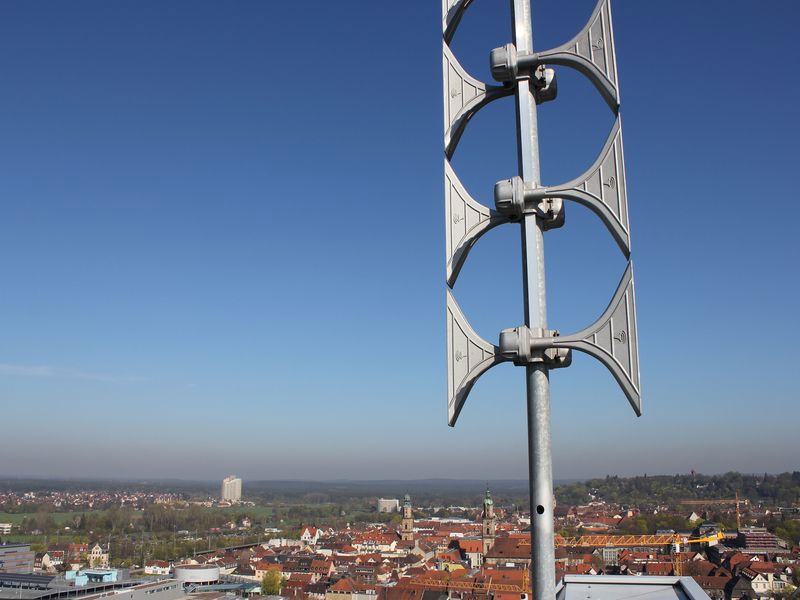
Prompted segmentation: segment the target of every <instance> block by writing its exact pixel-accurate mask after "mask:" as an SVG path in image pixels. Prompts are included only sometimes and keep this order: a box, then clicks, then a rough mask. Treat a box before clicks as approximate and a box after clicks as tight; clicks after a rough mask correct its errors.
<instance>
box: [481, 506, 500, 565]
mask: <svg viewBox="0 0 800 600" xmlns="http://www.w3.org/2000/svg"><path fill="white" fill-rule="evenodd" d="M482 517H483V532H482V533H481V539H482V540H483V555H484V556H486V555H487V554H488V552H489V550H491V549H492V546H494V539H495V531H496V530H497V518H496V517H495V516H494V500H492V493H491V492H490V491H489V490H486V497H485V498H484V499H483V515H482Z"/></svg>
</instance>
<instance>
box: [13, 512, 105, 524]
mask: <svg viewBox="0 0 800 600" xmlns="http://www.w3.org/2000/svg"><path fill="white" fill-rule="evenodd" d="M102 512H105V511H102V510H96V511H73V512H53V513H50V516H51V517H53V520H54V521H55V522H56V523H57V524H59V525H61V524H62V523H66V522H68V521H72V520H73V519H74V518H75V517H77V516H78V515H83V514H89V513H95V514H97V513H102ZM33 514H34V513H21V514H17V513H6V512H0V523H12V524H15V525H18V524H20V523H22V520H23V519H25V518H26V517H32V516H33Z"/></svg>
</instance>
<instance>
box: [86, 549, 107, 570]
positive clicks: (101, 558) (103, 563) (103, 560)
mask: <svg viewBox="0 0 800 600" xmlns="http://www.w3.org/2000/svg"><path fill="white" fill-rule="evenodd" d="M89 566H90V567H93V568H96V569H107V568H108V552H106V551H105V550H103V548H102V547H101V546H100V544H95V545H94V547H93V548H92V549H91V551H90V552H89Z"/></svg>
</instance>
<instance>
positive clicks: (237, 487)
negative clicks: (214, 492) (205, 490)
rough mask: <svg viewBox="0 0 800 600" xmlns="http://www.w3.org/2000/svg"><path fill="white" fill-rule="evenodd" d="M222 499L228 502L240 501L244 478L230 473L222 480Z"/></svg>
mask: <svg viewBox="0 0 800 600" xmlns="http://www.w3.org/2000/svg"><path fill="white" fill-rule="evenodd" d="M220 498H221V499H222V500H227V501H228V502H238V501H239V500H241V499H242V480H241V479H239V478H238V477H236V475H229V476H228V477H226V478H225V479H223V480H222V491H221V493H220Z"/></svg>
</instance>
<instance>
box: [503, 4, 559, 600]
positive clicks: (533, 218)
mask: <svg viewBox="0 0 800 600" xmlns="http://www.w3.org/2000/svg"><path fill="white" fill-rule="evenodd" d="M511 18H512V27H513V30H512V33H513V40H514V45H515V46H516V48H517V51H522V52H528V53H532V52H533V19H532V15H531V3H530V0H511ZM531 85H532V83H531V78H530V77H519V78H518V79H517V81H516V82H515V87H516V89H515V91H514V102H515V108H516V112H517V163H518V168H519V176H520V177H521V178H522V181H523V183H524V184H527V185H528V186H529V187H531V188H538V187H539V185H540V182H541V179H540V175H539V132H538V123H537V121H536V96H535V92H536V90H535V89H531ZM521 230H522V290H523V296H524V298H523V303H524V304H523V305H524V308H525V325H526V326H527V327H528V328H529V329H534V328H539V329H547V292H546V286H545V272H544V226H543V224H542V219H541V218H540V217H539V216H538V215H537V214H536V213H530V214H526V215H523V217H522V220H521ZM525 380H526V387H527V401H528V470H529V474H528V477H529V478H528V485H529V492H530V496H529V498H530V509H531V575H532V582H533V597H534V598H536V599H537V600H538V599H540V598H555V596H556V583H555V579H556V573H555V546H554V544H553V459H552V455H551V445H550V375H549V371H548V369H547V366H546V365H545V363H544V362H537V363H532V364H529V365H526V367H525Z"/></svg>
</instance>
